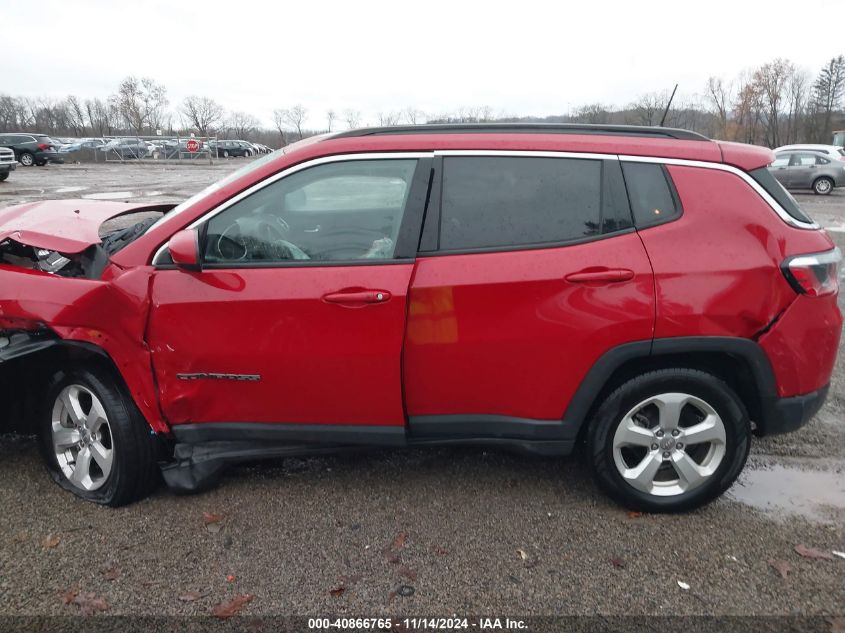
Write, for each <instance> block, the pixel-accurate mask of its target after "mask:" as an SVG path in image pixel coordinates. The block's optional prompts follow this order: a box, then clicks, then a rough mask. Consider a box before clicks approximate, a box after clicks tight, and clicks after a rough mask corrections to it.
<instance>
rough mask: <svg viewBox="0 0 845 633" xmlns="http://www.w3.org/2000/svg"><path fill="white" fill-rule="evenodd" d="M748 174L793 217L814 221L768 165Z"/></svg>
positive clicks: (801, 220)
mask: <svg viewBox="0 0 845 633" xmlns="http://www.w3.org/2000/svg"><path fill="white" fill-rule="evenodd" d="M748 175H749V176H751V177H752V178H753V179H754V180H755V181H756V182H757V184H758V185H760V186H761V187H762V188H763V189H764V190H765V191H766V193H768V194H769V195H770V196H771V197H772V198H774V199H775V201H776V202H777V203H778V204H779V205H780V206H781V207H783V210H784V211H786V212H787V213H788V214H789V215H791V216H792V217H793V218H795V219H796V220H798V221H800V222H812V220H811V219H810V218H809V217H808V216H807V214H806V213H804V212H803V211H802V210H801V207H799V206H798V202H796V201H795V198H793V197H792V195H791V194H790V193H789V192H788V191H787V190H786V189H784V188H783V185H781V184H780V183H779V182H778V181H777V180H776V179H775V177H774V176H772V173H771V172H770V171H769V170H768V168H767V167H760V168H759V169H755V170H753V171H749V172H748Z"/></svg>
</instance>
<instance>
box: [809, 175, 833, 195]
mask: <svg viewBox="0 0 845 633" xmlns="http://www.w3.org/2000/svg"><path fill="white" fill-rule="evenodd" d="M834 186H835V185H834V183H833V180H831V179H830V178H828V177H827V176H822V177H821V178H816V179H815V180H814V181H813V191H814V192H815V194H816V195H818V196H827V195H830V192H831V191H833V187H834Z"/></svg>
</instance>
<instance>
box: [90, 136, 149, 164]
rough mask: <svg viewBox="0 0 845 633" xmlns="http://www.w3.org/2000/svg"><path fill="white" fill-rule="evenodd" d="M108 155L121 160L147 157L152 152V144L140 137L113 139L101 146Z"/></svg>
mask: <svg viewBox="0 0 845 633" xmlns="http://www.w3.org/2000/svg"><path fill="white" fill-rule="evenodd" d="M100 149H101V150H102V151H104V152H106V155H107V156H111V157H116V158H120V159H121V160H126V159H136V158H145V157H146V156H147V155H148V154H149V153H150V146H149V145H148V144H147V142H146V141H144V140H142V139H139V138H117V139H112V140H111V141H109V142H108V143H106V144H105V145H103V146H102V147H101V148H100Z"/></svg>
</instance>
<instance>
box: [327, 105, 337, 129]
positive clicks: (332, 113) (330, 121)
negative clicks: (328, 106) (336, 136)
mask: <svg viewBox="0 0 845 633" xmlns="http://www.w3.org/2000/svg"><path fill="white" fill-rule="evenodd" d="M336 118H337V112H335V111H334V110H329V111H328V112H326V123H328V124H329V129H328V131H329V132H331V131H332V124H333V123H334V120H335V119H336Z"/></svg>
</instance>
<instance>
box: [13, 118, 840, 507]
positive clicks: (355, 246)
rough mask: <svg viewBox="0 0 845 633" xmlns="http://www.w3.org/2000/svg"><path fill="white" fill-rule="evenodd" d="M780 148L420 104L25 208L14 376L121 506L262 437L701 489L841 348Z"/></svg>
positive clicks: (802, 413) (19, 226) (36, 420)
mask: <svg viewBox="0 0 845 633" xmlns="http://www.w3.org/2000/svg"><path fill="white" fill-rule="evenodd" d="M772 158H773V155H772V152H771V151H769V150H767V149H763V148H759V147H752V146H747V145H738V144H732V143H722V142H715V141H711V140H709V139H707V138H705V137H703V136H700V135H698V134H695V133H692V132H687V131H684V130H673V129H666V128H638V127H625V126H615V127H614V126H610V127H607V126H600V127H594V126H577V125H574V126H573V125H570V126H562V125H558V126H541V125H510V124H508V125H478V126H443V125H428V126H422V127H393V128H383V129H365V130H356V131H351V132H346V133H341V134H334V135H327V136H322V137H318V138H315V139H310V140H308V141H305V142H301V143H298V144H296V145H293V146H290V147H288V148H286V149H285V150H282V151H279V152H276V153H274V154H270V155H267V156H265V157H263V158H261V159H259V160H256V161H254V162H252V163H251V164H249V165H248V166H247V167H245V168H244V169H242V170H240V171H238V172H236V173H234V174H233V175H231V176H230V177H228V178H226V179H225V180H223V181H222V182H220V183H217V184H215V185H213V186H211V187H209V188H208V189H206V190H205V191H203V192H201V193H200V194H198V195H196V196H194V197H193V198H190V199H189V200H186V201H185V202H183V203H182V204H180V205H178V206H176V207H175V208H169V207H149V206H143V205H133V204H122V203H114V202H95V201H82V200H63V201H54V202H53V201H47V202H36V203H27V204H22V205H18V206H15V207H10V208H7V209H4V210H2V211H0V258H2V263H0V361H1V362H0V370H2V372H3V377H2V384H3V388H4V389H5V390H6V391H7V392H8V394H7V399H6V401H7V402H9V401H10V400H14V401H16V402H18V403H20V411H21V412H22V414H21V416H20V417H22V418H23V421H24V423H26V424H28V425H29V427H28V428H30V429H31V430H32V431H36V430H37V432H38V434H39V436H40V438H41V439H40V441H41V445H42V448H43V452H44V456H45V458H46V461H47V465H48V467H49V471H50V472H51V473H52V476H53V477H54V479H55V480H56V482H58V483H59V484H60V485H61V486H63V487H64V488H66V489H67V490H69V491H71V492H73V493H75V494H77V495H79V496H80V497H83V498H85V499H89V500H91V501H95V502H98V503H103V504H108V505H120V504H124V503H127V502H131V501H133V500H135V499H138V498H141V497H143V496H144V495H145V494H147V493H148V492H149V491H150V490H151V489H152V488H153V487H154V486H155V485H156V482H157V481H158V480H159V473H161V474H163V477H164V480H165V481H166V482H167V484H168V485H169V486H170V487H171V488H173V489H174V490H176V491H182V492H187V491H192V490H198V489H201V488H203V487H206V486H208V485H210V484H212V483H213V482H214V481H215V480H216V479H217V477H218V476H219V473H220V472H221V470H222V469H223V467H224V465H225V464H227V463H230V462H235V461H239V460H247V459H250V460H251V459H255V458H259V457H265V456H283V455H295V454H307V453H309V452H315V451H319V452H325V451H330V450H335V449H342V448H350V447H355V446H375V445H379V446H386V447H402V446H438V445H482V446H491V447H501V448H505V449H514V450H519V451H522V452H526V453H533V454H537V455H544V456H560V455H566V454H568V453H570V452H571V451H572V450H573V449H574V448H575V447H576V446H583V450H585V451H586V453H587V456H588V461H589V463H590V464H591V465H592V469H593V471H594V474H595V476H596V479H597V481H598V483H599V484H600V485H601V487H602V488H603V489H604V490H606V491H607V492H608V493H609V494H610V495H611V496H612V497H613V498H614V499H616V500H618V501H619V502H621V503H622V504H625V505H626V506H628V507H631V508H638V509H644V510H650V511H673V510H684V509H689V508H693V507H696V506H699V505H701V504H703V503H706V502H708V501H710V500H712V499H713V498H715V497H716V496H718V495H719V494H721V493H722V492H723V491H724V490H726V489H727V488H728V487H729V486H730V485H731V483H732V482H733V481H734V480H735V479H736V477H737V475H738V474H739V472H740V470H741V469H742V467H743V465H744V464H745V461H746V458H747V456H748V451H749V445H750V442H751V438H752V435H753V434H754V433H756V434H759V435H765V434H770V433H782V432H785V431H792V430H795V429H797V428H799V427H800V426H801V425H803V424H805V423H806V422H807V421H808V420H809V419H810V418H811V417H812V416H813V415H814V413H815V412H816V411H817V410H818V408H819V407H820V406H821V404H822V402H823V401H824V399H825V396H826V394H827V390H828V383H829V381H830V376H831V371H832V368H833V363H834V359H835V355H836V350H837V347H838V342H839V336H840V331H841V326H842V318H841V315H840V312H839V309H838V307H837V303H836V295H837V292H838V279H839V266H840V259H841V257H840V253H839V251H838V250H837V249H836V248H834V244H833V242H832V241H831V240H830V238H829V237H828V235H827V234H826V233H825V232H824V231H823V230H821V229H820V228H819V227H818V226H817V225H816V224H815V223H814V222H813V221H812V220H811V219H810V218H808V217H807V216H805V215H804V213H802V211H801V209H800V208H799V207H798V205H797V204H796V203H795V201H794V200H793V199H792V198H791V197H790V196H789V194H787V193H786V191H785V190H784V189H783V188H782V187H781V186H780V185H779V184H778V183H777V182H776V181H775V180H774V179H773V178H772V177H771V175H770V174H769V172H768V171H767V169H766V166H767V165H768V164H769V163H770V162H771V161H772ZM139 212H145V213H148V214H152V215H154V216H156V217H152V218H147V219H146V220H144V221H142V222H140V223H137V224H134V225H132V226H129V227H128V228H123V229H119V230H112V231H105V232H104V231H103V229H102V225H103V223H104V222H105V221H106V220H109V219H112V218H114V217H115V216H118V215H123V214H132V213H139ZM153 212H154V213H153Z"/></svg>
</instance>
